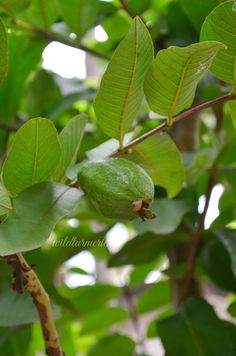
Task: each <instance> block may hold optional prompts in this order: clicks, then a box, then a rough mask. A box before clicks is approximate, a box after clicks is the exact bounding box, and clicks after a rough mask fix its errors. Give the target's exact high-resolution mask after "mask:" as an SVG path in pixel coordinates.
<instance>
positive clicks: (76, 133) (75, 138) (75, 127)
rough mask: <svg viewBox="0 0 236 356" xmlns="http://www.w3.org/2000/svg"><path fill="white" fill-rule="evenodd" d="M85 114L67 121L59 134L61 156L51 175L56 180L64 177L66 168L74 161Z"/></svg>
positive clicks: (85, 121)
mask: <svg viewBox="0 0 236 356" xmlns="http://www.w3.org/2000/svg"><path fill="white" fill-rule="evenodd" d="M86 123H87V115H85V114H80V115H78V116H75V117H74V118H73V119H71V120H70V121H69V123H68V124H67V125H66V126H65V127H64V129H63V130H62V131H61V132H60V134H59V136H58V137H59V142H60V144H61V148H62V156H61V161H60V164H59V166H58V167H57V169H56V172H55V173H54V175H53V177H54V178H55V179H57V180H61V179H63V178H64V175H65V172H66V169H67V168H68V167H69V166H71V165H73V164H75V163H76V158H77V154H78V151H79V147H80V143H81V140H82V138H83V135H84V129H85V125H86Z"/></svg>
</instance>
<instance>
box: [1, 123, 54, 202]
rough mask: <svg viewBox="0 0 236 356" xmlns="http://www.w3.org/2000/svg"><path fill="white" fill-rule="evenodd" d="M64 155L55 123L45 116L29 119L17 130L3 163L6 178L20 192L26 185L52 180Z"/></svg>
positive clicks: (14, 193)
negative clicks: (51, 177)
mask: <svg viewBox="0 0 236 356" xmlns="http://www.w3.org/2000/svg"><path fill="white" fill-rule="evenodd" d="M60 158H61V146H60V143H59V140H58V135H57V131H56V128H55V126H54V124H53V123H52V122H51V121H49V120H47V119H43V118H36V119H31V120H29V121H27V122H26V123H25V124H24V125H23V126H22V127H21V128H20V129H19V130H18V131H17V133H16V135H15V138H14V142H13V145H12V148H11V150H10V152H9V154H8V156H7V158H6V160H5V162H4V165H3V182H4V185H5V187H6V188H7V190H8V191H9V192H10V193H11V194H12V195H13V196H15V195H17V194H18V193H20V192H21V191H22V190H24V189H25V188H27V187H29V186H30V185H33V184H36V183H38V182H42V181H46V180H49V178H50V176H51V174H52V173H54V171H55V169H56V167H57V166H58V164H59V162H60Z"/></svg>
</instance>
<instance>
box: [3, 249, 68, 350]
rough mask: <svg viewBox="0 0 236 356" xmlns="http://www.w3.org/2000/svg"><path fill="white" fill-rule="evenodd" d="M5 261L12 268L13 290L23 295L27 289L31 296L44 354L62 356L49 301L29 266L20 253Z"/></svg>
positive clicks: (7, 257)
mask: <svg viewBox="0 0 236 356" xmlns="http://www.w3.org/2000/svg"><path fill="white" fill-rule="evenodd" d="M5 259H6V260H7V263H8V264H10V265H11V266H12V268H13V276H14V283H13V289H15V290H16V291H17V292H18V293H23V292H24V290H25V289H27V291H28V292H29V293H30V294H31V296H32V299H33V302H34V304H35V307H36V308H37V311H38V315H39V319H40V323H41V328H42V332H43V337H44V343H45V349H46V350H45V352H46V354H47V355H49V356H63V355H64V354H63V351H62V349H61V346H60V341H59V338H58V335H57V331H56V327H55V323H54V319H53V315H52V309H51V304H50V300H49V297H48V294H47V292H46V291H45V289H44V287H43V286H42V284H41V282H40V280H39V278H38V276H37V275H36V273H35V272H34V271H33V270H32V268H31V266H29V265H28V263H27V262H26V260H25V259H24V257H23V255H22V254H21V253H17V254H14V255H10V256H6V257H5Z"/></svg>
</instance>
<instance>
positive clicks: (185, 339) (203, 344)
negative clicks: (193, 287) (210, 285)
mask: <svg viewBox="0 0 236 356" xmlns="http://www.w3.org/2000/svg"><path fill="white" fill-rule="evenodd" d="M179 309H180V310H179V311H178V313H176V314H175V315H173V316H171V317H169V318H166V319H163V320H161V321H159V322H158V323H157V327H158V331H159V335H160V337H161V340H162V343H163V345H164V347H165V350H166V353H167V354H168V355H171V356H179V355H185V356H193V355H199V356H203V355H207V356H210V355H212V356H213V355H214V356H221V355H222V354H223V355H228V356H230V355H234V351H235V336H234V333H235V326H233V325H232V324H226V323H225V322H224V321H223V320H220V319H218V317H217V315H216V314H215V312H214V310H213V308H212V306H211V305H209V304H208V303H207V302H206V301H204V300H203V299H201V298H199V297H195V298H194V297H192V298H190V299H187V300H186V301H185V302H184V303H183V304H182V306H181V308H179Z"/></svg>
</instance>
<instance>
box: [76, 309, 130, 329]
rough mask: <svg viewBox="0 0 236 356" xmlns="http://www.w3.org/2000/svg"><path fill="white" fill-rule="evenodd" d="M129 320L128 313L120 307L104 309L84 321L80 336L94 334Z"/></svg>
mask: <svg viewBox="0 0 236 356" xmlns="http://www.w3.org/2000/svg"><path fill="white" fill-rule="evenodd" d="M127 318H128V312H127V311H126V310H125V309H123V308H120V307H112V308H108V307H104V308H100V309H99V310H97V311H96V312H94V313H92V314H90V315H89V316H88V317H87V318H86V319H85V320H83V327H82V329H81V332H80V334H81V335H83V334H92V333H94V332H97V331H100V330H102V329H105V328H108V327H109V326H111V325H113V324H117V323H120V322H121V321H123V320H125V319H127Z"/></svg>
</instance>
